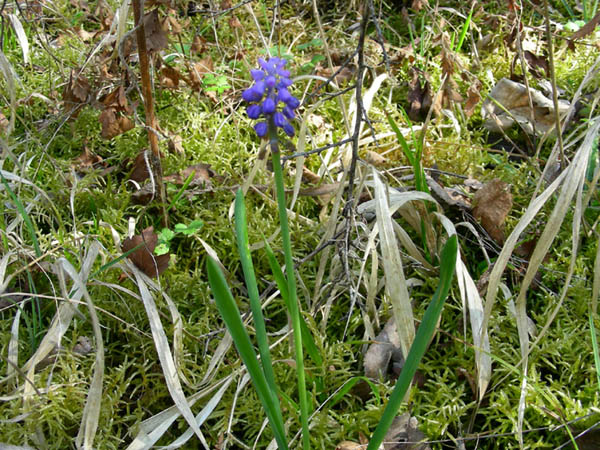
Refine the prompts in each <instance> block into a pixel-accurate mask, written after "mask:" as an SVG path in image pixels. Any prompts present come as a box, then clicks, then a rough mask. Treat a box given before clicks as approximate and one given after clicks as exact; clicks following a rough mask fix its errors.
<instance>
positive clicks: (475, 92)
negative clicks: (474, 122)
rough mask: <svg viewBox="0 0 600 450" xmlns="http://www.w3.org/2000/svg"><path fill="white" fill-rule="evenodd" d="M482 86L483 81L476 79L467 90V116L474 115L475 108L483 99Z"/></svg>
mask: <svg viewBox="0 0 600 450" xmlns="http://www.w3.org/2000/svg"><path fill="white" fill-rule="evenodd" d="M481 87H482V84H481V81H479V80H477V79H476V80H475V81H474V82H473V83H471V85H470V86H469V89H468V90H467V101H466V102H465V114H466V115H467V117H471V116H472V115H473V113H474V112H475V108H476V107H477V105H478V104H479V102H480V100H481V95H480V92H481Z"/></svg>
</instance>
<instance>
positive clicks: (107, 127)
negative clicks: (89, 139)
mask: <svg viewBox="0 0 600 450" xmlns="http://www.w3.org/2000/svg"><path fill="white" fill-rule="evenodd" d="M98 120H99V121H100V124H102V131H101V133H100V136H102V137H103V138H104V139H112V138H114V137H115V136H118V135H120V134H123V133H125V132H126V131H129V130H131V129H132V128H133V127H134V124H133V121H132V120H131V119H130V118H129V117H126V116H121V115H120V114H118V113H117V111H116V110H115V109H114V108H107V109H105V110H104V111H102V112H101V113H100V116H99V117H98Z"/></svg>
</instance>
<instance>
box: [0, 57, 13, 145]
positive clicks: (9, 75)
mask: <svg viewBox="0 0 600 450" xmlns="http://www.w3.org/2000/svg"><path fill="white" fill-rule="evenodd" d="M0 70H1V71H2V74H3V75H4V79H5V80H6V86H7V88H8V95H9V96H10V121H9V123H8V128H7V129H6V134H7V135H9V134H10V133H12V130H13V129H14V128H15V114H16V108H17V88H16V86H15V80H16V79H17V75H16V74H15V70H14V69H13V67H12V65H11V64H10V62H9V61H8V59H7V58H6V55H5V54H4V53H3V52H2V50H0Z"/></svg>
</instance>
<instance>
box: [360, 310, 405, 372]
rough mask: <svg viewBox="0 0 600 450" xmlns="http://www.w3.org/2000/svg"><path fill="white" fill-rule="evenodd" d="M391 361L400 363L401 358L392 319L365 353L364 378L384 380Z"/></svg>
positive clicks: (397, 336) (398, 338)
mask: <svg viewBox="0 0 600 450" xmlns="http://www.w3.org/2000/svg"><path fill="white" fill-rule="evenodd" d="M393 360H395V361H396V362H397V363H400V361H401V360H403V358H402V349H401V347H400V336H399V335H398V331H397V328H396V321H395V320H394V318H393V317H392V318H390V319H389V320H388V321H387V323H386V324H385V327H384V328H383V330H381V332H380V333H379V334H378V335H377V337H376V338H375V343H373V344H371V345H370V346H369V349H368V350H367V353H365V359H364V371H365V376H366V377H368V378H372V379H375V380H377V379H380V378H382V377H383V378H385V376H386V375H387V373H388V366H389V364H390V361H393Z"/></svg>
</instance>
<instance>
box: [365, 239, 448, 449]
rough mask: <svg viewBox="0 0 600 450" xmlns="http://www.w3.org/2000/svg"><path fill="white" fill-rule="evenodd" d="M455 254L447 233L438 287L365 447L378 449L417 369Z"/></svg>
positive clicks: (440, 310)
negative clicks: (379, 418)
mask: <svg viewBox="0 0 600 450" xmlns="http://www.w3.org/2000/svg"><path fill="white" fill-rule="evenodd" d="M457 254H458V239H457V237H456V235H454V236H450V237H449V238H448V241H447V242H446V245H445V246H444V248H443V250H442V254H441V267H440V281H439V285H438V288H437V290H436V291H435V293H434V294H433V297H432V299H431V303H430V304H429V306H428V307H427V310H426V311H425V314H424V316H423V321H422V322H421V325H420V326H419V328H418V330H417V334H416V335H415V340H414V342H413V344H412V345H411V347H410V351H409V353H408V356H407V357H406V363H405V365H404V367H403V368H402V372H400V376H399V377H398V381H397V382H396V386H395V387H394V390H393V392H392V395H391V396H390V399H389V401H388V404H387V406H386V407H385V410H384V411H383V415H382V416H381V420H380V421H379V423H378V424H377V428H376V429H375V432H374V433H373V436H372V437H371V440H370V441H369V445H368V447H367V450H377V449H379V446H380V445H381V443H382V442H383V439H384V438H385V435H386V433H387V431H388V429H389V427H390V425H391V424H392V422H393V420H394V417H396V414H397V413H398V410H399V409H400V406H401V405H402V399H403V398H404V395H405V394H406V392H407V390H408V388H409V387H410V383H411V381H412V379H413V377H414V375H415V372H416V371H417V367H418V366H419V363H420V361H421V358H423V355H424V354H425V350H426V349H427V345H428V343H429V340H430V339H431V336H433V332H434V331H435V327H436V324H437V321H438V319H439V317H440V315H441V313H442V308H443V306H444V302H445V301H446V297H447V296H448V293H449V292H450V286H451V284H452V279H453V278H454V269H455V266H456V256H457Z"/></svg>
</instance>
